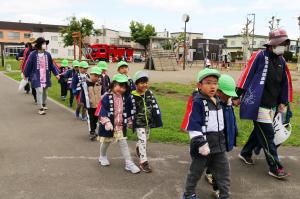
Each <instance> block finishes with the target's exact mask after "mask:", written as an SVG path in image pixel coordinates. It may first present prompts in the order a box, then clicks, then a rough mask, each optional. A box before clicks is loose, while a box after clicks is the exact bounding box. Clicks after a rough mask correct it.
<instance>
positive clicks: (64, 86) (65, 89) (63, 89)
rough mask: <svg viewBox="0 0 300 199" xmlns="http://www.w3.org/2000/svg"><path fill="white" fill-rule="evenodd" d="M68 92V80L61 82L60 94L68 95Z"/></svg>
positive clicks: (62, 95)
mask: <svg viewBox="0 0 300 199" xmlns="http://www.w3.org/2000/svg"><path fill="white" fill-rule="evenodd" d="M67 92H68V84H67V82H64V81H63V82H60V96H61V97H65V96H67Z"/></svg>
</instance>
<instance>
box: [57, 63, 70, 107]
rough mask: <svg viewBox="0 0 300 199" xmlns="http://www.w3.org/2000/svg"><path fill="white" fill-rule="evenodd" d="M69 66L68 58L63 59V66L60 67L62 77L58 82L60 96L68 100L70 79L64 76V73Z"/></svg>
mask: <svg viewBox="0 0 300 199" xmlns="http://www.w3.org/2000/svg"><path fill="white" fill-rule="evenodd" d="M68 67H69V62H68V60H66V59H64V60H62V62H61V66H60V69H59V74H60V76H61V78H60V79H59V80H58V82H59V83H60V96H61V99H62V101H65V100H66V97H67V92H68V84H67V81H68V79H67V78H65V77H64V76H62V74H64V73H65V72H66V71H67V70H68Z"/></svg>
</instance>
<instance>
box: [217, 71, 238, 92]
mask: <svg viewBox="0 0 300 199" xmlns="http://www.w3.org/2000/svg"><path fill="white" fill-rule="evenodd" d="M218 84H219V90H221V91H222V92H223V93H224V94H226V95H228V96H230V97H237V96H238V95H237V94H236V92H235V81H234V79H233V78H232V77H231V76H229V75H225V74H223V75H221V77H220V78H219V81H218Z"/></svg>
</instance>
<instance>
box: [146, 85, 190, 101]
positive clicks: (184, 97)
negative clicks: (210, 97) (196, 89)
mask: <svg viewBox="0 0 300 199" xmlns="http://www.w3.org/2000/svg"><path fill="white" fill-rule="evenodd" d="M151 90H152V91H154V92H155V93H156V94H157V95H162V96H167V97H171V98H174V99H178V100H182V101H187V100H188V99H189V96H188V95H182V94H180V93H178V92H177V91H174V90H170V89H162V88H157V87H151Z"/></svg>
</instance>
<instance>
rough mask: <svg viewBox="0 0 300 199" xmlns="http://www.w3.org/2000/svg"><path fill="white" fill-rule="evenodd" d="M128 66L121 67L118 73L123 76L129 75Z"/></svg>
mask: <svg viewBox="0 0 300 199" xmlns="http://www.w3.org/2000/svg"><path fill="white" fill-rule="evenodd" d="M128 70H129V69H128V66H121V67H119V69H118V72H119V73H121V74H123V75H127V74H128Z"/></svg>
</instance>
